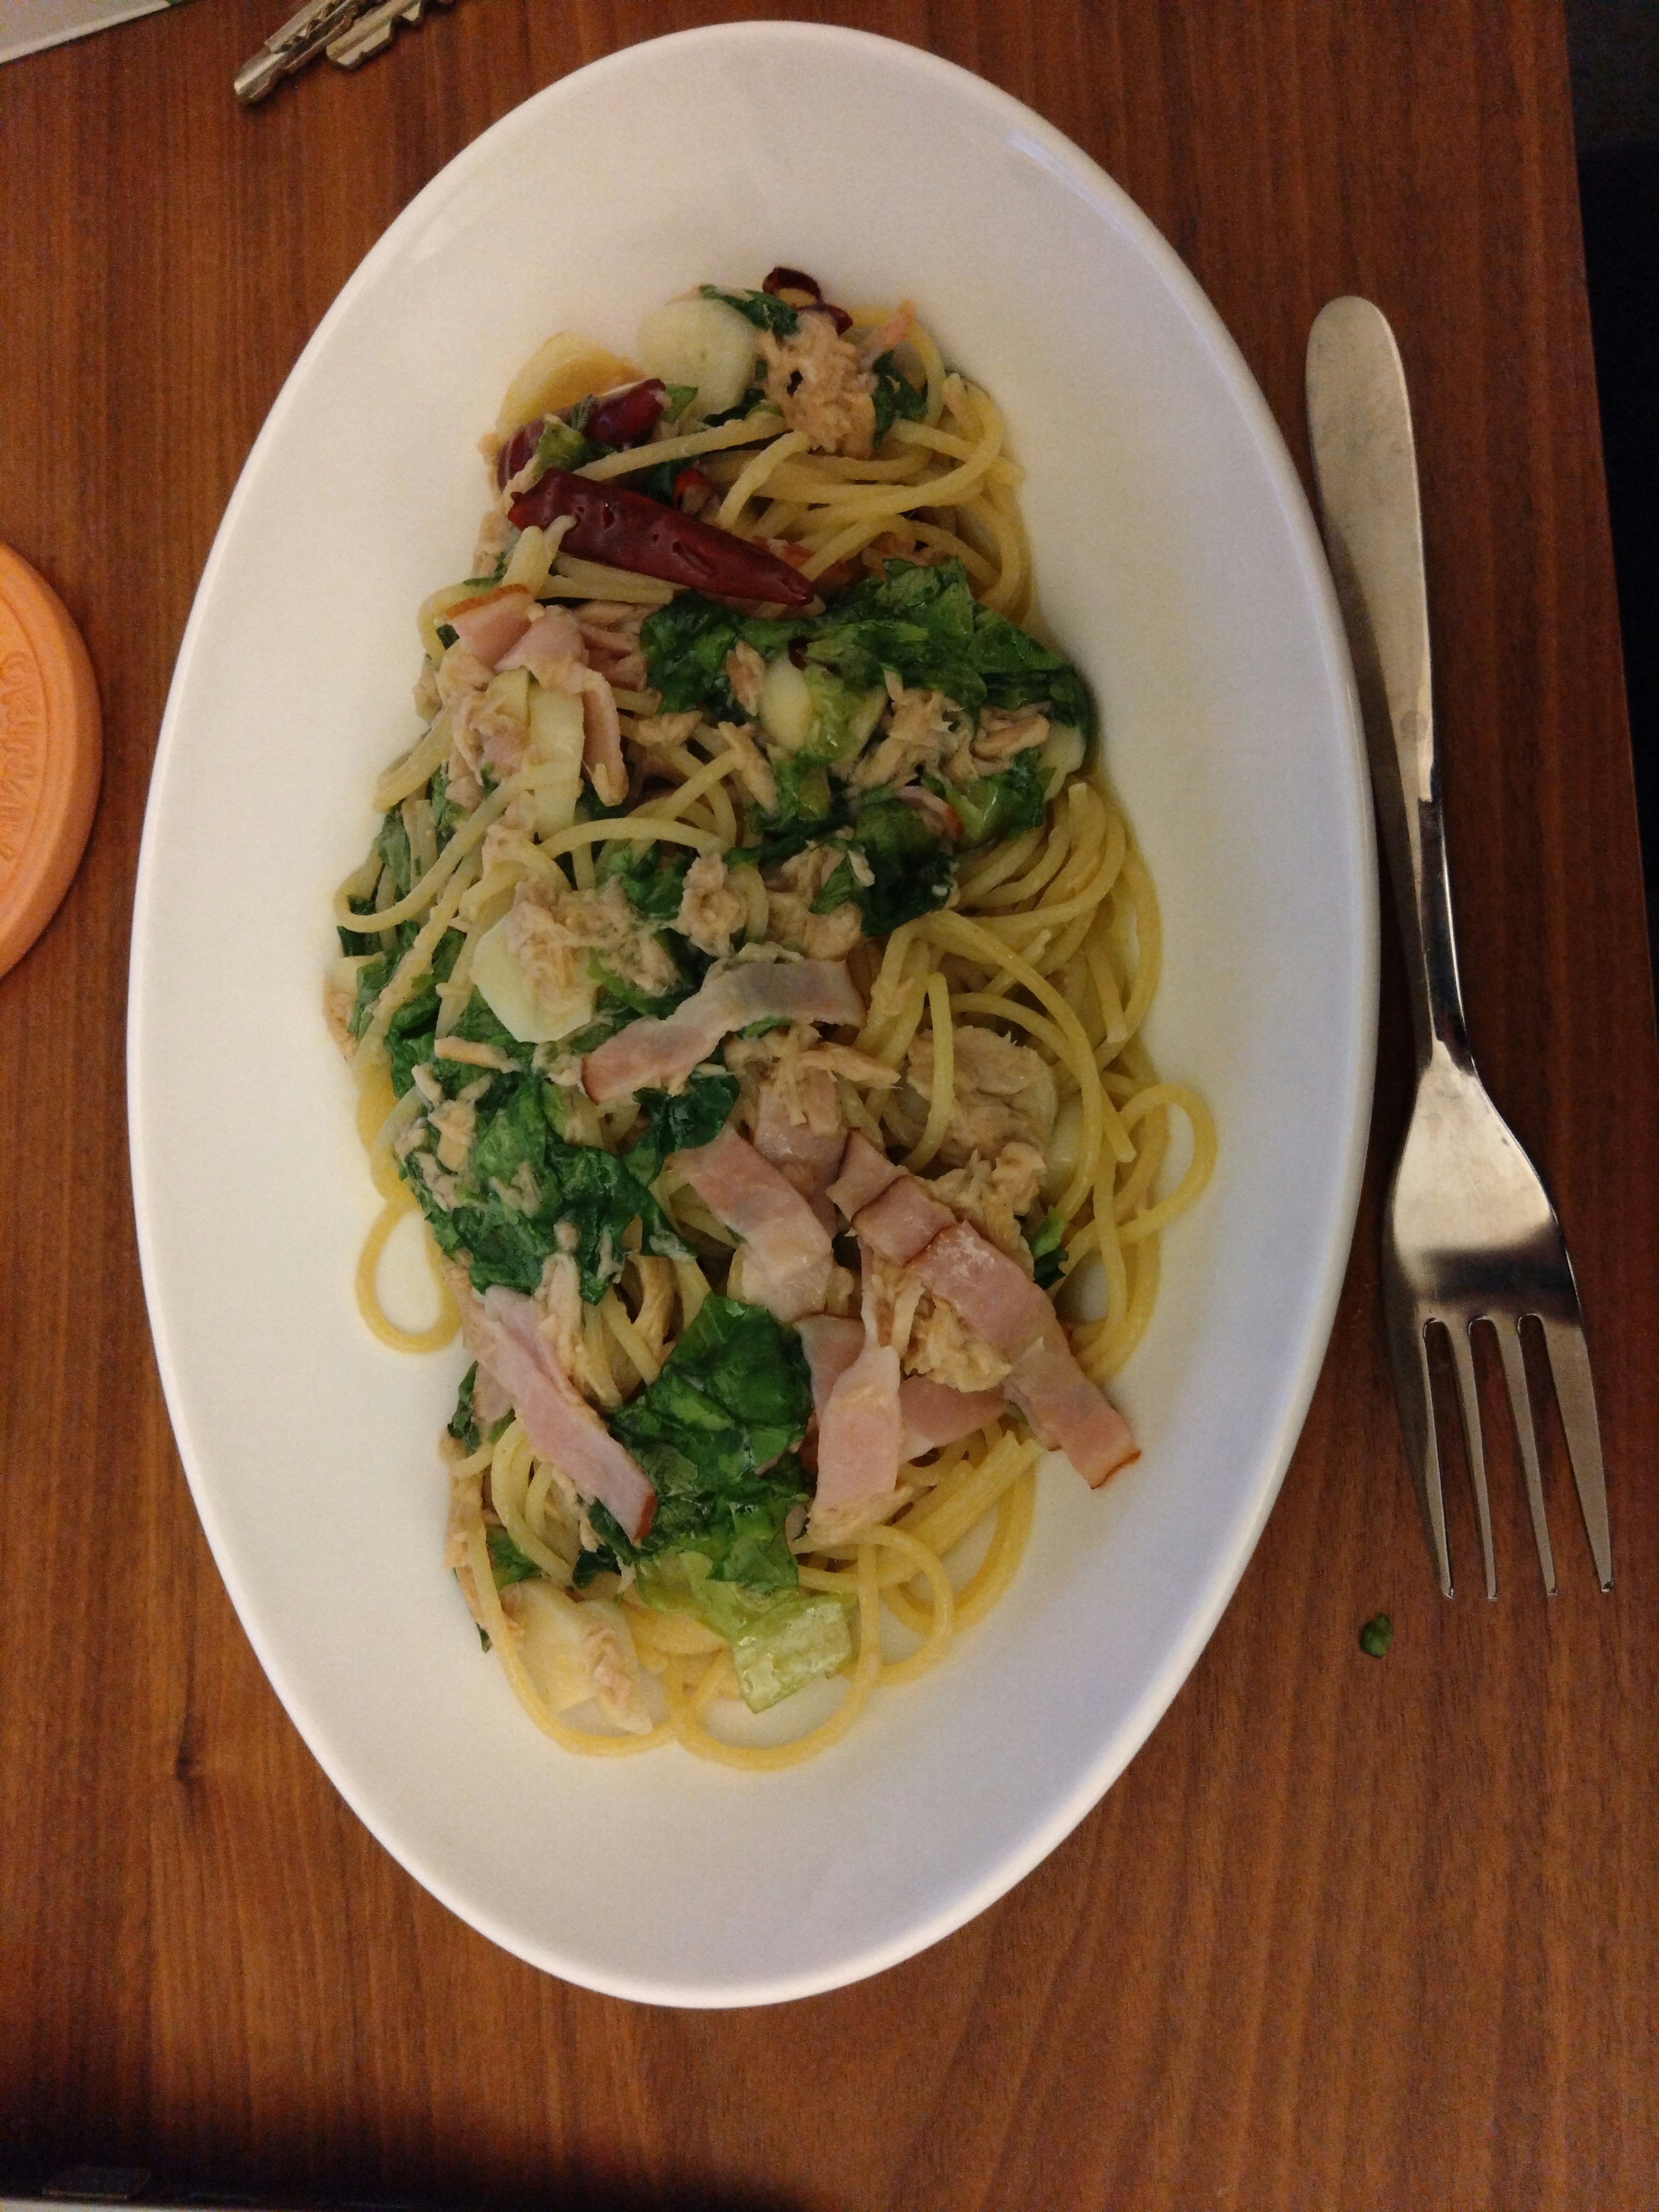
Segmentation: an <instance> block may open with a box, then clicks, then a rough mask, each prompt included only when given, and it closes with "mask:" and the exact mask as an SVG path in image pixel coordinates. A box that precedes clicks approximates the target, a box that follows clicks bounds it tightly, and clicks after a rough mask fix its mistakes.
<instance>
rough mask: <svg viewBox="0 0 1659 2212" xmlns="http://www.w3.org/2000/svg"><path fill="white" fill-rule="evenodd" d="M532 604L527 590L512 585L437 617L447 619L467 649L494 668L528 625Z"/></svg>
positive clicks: (510, 649)
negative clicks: (511, 587) (509, 587)
mask: <svg viewBox="0 0 1659 2212" xmlns="http://www.w3.org/2000/svg"><path fill="white" fill-rule="evenodd" d="M531 606H532V599H531V597H530V594H529V592H521V591H520V590H519V589H518V588H517V587H516V586H514V587H513V589H511V590H507V589H503V590H501V591H495V592H486V593H485V594H484V596H483V598H482V599H471V600H469V601H468V602H467V603H466V604H465V605H464V606H459V607H452V608H451V609H450V611H449V612H448V613H447V615H443V616H441V617H440V620H441V621H443V622H445V623H447V624H448V625H449V627H450V629H453V631H454V633H455V635H456V636H457V637H458V638H459V640H460V641H461V643H462V644H463V645H464V646H465V647H466V649H467V651H468V652H469V653H477V656H478V658H479V659H480V660H482V661H483V663H484V664H485V665H486V666H488V667H490V668H494V667H495V665H497V663H498V662H499V661H500V660H501V656H502V655H503V654H504V653H510V652H511V651H512V649H513V647H514V646H515V645H516V644H517V643H518V641H519V640H520V638H521V637H522V636H523V635H524V634H525V632H526V630H527V629H529V627H530V609H531Z"/></svg>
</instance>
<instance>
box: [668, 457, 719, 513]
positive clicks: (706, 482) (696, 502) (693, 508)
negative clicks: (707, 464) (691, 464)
mask: <svg viewBox="0 0 1659 2212" xmlns="http://www.w3.org/2000/svg"><path fill="white" fill-rule="evenodd" d="M719 496H720V495H719V493H718V491H717V490H716V489H715V486H714V478H713V477H709V476H706V475H705V474H704V473H703V471H702V470H701V469H694V468H684V469H682V470H681V471H680V472H679V474H678V476H677V477H675V479H674V504H675V506H676V507H678V509H679V511H680V513H682V514H702V513H705V512H706V510H707V509H708V508H709V507H712V506H713V505H714V501H715V500H716V499H717V498H718V497H719Z"/></svg>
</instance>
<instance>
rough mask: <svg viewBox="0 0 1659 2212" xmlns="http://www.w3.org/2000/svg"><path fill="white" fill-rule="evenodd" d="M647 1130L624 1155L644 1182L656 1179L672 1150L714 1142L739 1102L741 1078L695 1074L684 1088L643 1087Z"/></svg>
mask: <svg viewBox="0 0 1659 2212" xmlns="http://www.w3.org/2000/svg"><path fill="white" fill-rule="evenodd" d="M639 1103H640V1105H641V1109H642V1110H643V1112H644V1115H645V1134H644V1135H643V1136H642V1137H640V1138H639V1139H636V1140H635V1143H634V1144H632V1145H631V1146H629V1149H628V1151H627V1152H625V1153H624V1154H623V1158H624V1159H625V1160H626V1161H627V1163H628V1164H629V1167H630V1168H632V1170H634V1172H635V1175H636V1176H638V1177H639V1178H640V1181H641V1182H646V1183H650V1182H655V1181H656V1179H657V1177H658V1176H659V1175H660V1174H661V1173H662V1171H663V1167H664V1164H665V1162H666V1160H667V1158H668V1156H669V1154H670V1153H671V1152H691V1151H694V1150H695V1149H696V1147H697V1146H699V1145H712V1144H713V1143H714V1139H715V1138H716V1137H718V1136H719V1134H720V1131H721V1130H722V1129H723V1128H724V1127H726V1120H727V1117H728V1116H729V1115H730V1114H731V1111H732V1108H733V1107H734V1106H735V1105H736V1104H737V1103H738V1079H737V1077H736V1076H735V1075H728V1074H726V1073H725V1071H724V1070H721V1071H720V1073H717V1074H702V1073H697V1074H694V1075H693V1076H692V1077H691V1079H690V1081H689V1082H688V1083H687V1085H686V1086H685V1088H684V1091H641V1092H640V1094H639Z"/></svg>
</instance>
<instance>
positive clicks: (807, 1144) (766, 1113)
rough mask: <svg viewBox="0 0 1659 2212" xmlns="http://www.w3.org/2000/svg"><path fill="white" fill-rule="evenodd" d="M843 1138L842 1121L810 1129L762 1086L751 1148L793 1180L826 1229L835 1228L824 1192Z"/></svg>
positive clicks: (832, 1173)
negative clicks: (791, 1118)
mask: <svg viewBox="0 0 1659 2212" xmlns="http://www.w3.org/2000/svg"><path fill="white" fill-rule="evenodd" d="M824 1080H825V1081H826V1082H829V1080H830V1079H829V1078H828V1077H825V1078H824ZM837 1118H838V1119H839V1117H837ZM846 1141H847V1130H846V1127H845V1126H844V1125H842V1126H840V1127H836V1128H834V1129H830V1130H828V1131H825V1130H821V1129H814V1128H813V1127H811V1124H810V1123H809V1122H805V1121H791V1120H790V1118H789V1109H788V1108H787V1106H786V1105H785V1104H784V1103H783V1100H782V1098H781V1097H780V1096H779V1094H778V1093H777V1092H776V1091H774V1090H772V1089H770V1088H769V1087H765V1088H763V1090H762V1091H761V1095H760V1109H759V1111H758V1112H757V1115H756V1116H755V1138H754V1144H755V1150H756V1151H757V1152H758V1153H759V1154H760V1156H761V1158H763V1160H769V1161H770V1162H771V1164H772V1165H773V1166H774V1167H775V1169H776V1170H778V1173H779V1174H780V1175H781V1176H782V1177H783V1178H784V1180H785V1181H786V1182H792V1183H793V1185H794V1186H795V1188H796V1189H797V1190H798V1191H799V1193H800V1194H801V1196H802V1197H803V1198H804V1199H805V1200H806V1202H807V1204H808V1205H809V1206H811V1209H812V1211H813V1212H814V1213H816V1214H817V1217H818V1219H819V1220H820V1221H821V1222H822V1223H823V1225H824V1227H825V1228H826V1229H829V1230H833V1229H834V1228H835V1225H836V1220H835V1215H834V1213H833V1212H832V1211H831V1210H830V1207H829V1201H828V1200H827V1199H826V1198H825V1196H824V1193H825V1191H826V1190H827V1189H828V1188H829V1182H830V1180H831V1178H832V1177H833V1176H834V1175H835V1172H836V1169H837V1168H838V1167H839V1166H840V1164H841V1154H842V1146H843V1145H844V1144H845V1143H846Z"/></svg>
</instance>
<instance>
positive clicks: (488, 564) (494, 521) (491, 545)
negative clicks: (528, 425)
mask: <svg viewBox="0 0 1659 2212" xmlns="http://www.w3.org/2000/svg"><path fill="white" fill-rule="evenodd" d="M489 459H490V463H491V465H492V466H493V465H494V463H495V455H494V454H493V453H492V454H491V455H490V456H489ZM512 543H513V525H512V524H511V523H510V522H509V521H508V520H507V514H506V511H505V509H504V508H503V507H501V506H500V505H496V506H495V507H491V508H490V509H489V512H488V513H486V514H485V516H484V518H483V521H482V522H481V523H480V524H479V525H478V542H477V544H476V545H475V546H474V547H473V549H472V573H473V574H474V575H475V576H489V575H493V574H495V563H496V562H498V561H499V560H500V559H501V556H502V554H503V553H505V552H506V551H507V548H508V546H509V545H511V544H512Z"/></svg>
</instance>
